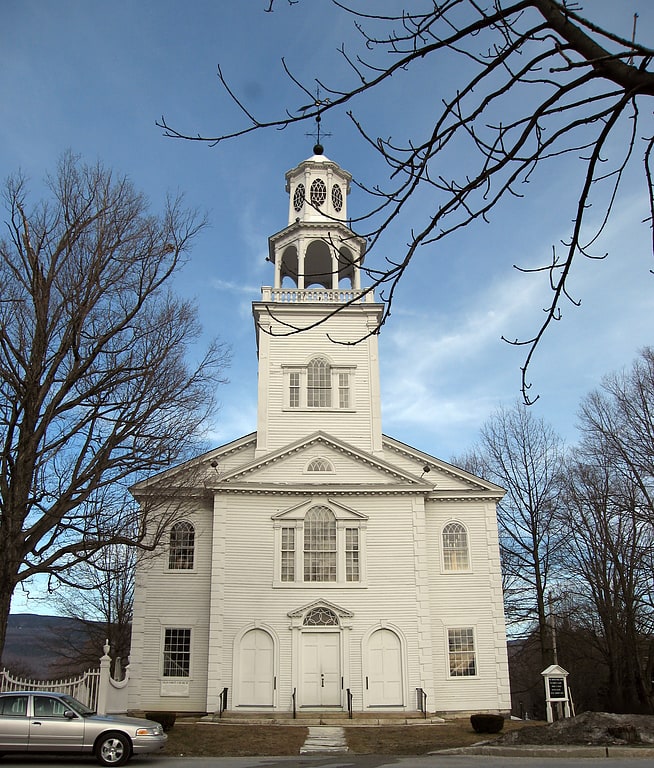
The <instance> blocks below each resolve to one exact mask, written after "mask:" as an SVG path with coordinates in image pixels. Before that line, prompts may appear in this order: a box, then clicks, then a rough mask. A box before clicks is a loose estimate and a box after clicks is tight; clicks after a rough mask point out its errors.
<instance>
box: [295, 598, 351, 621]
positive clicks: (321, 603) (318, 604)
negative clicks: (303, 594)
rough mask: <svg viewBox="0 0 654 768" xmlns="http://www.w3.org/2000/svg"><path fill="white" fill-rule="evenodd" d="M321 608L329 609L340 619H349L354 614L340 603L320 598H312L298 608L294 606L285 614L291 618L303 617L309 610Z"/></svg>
mask: <svg viewBox="0 0 654 768" xmlns="http://www.w3.org/2000/svg"><path fill="white" fill-rule="evenodd" d="M321 609H322V610H325V611H330V612H331V613H333V614H334V615H336V616H337V617H338V618H339V619H341V620H342V619H351V618H352V617H353V616H354V614H353V613H352V612H351V611H348V610H347V609H345V608H342V607H341V606H340V605H336V603H332V602H330V601H329V600H322V599H321V600H313V601H312V602H310V603H307V604H306V605H303V606H301V607H300V608H296V609H295V610H294V611H289V612H288V614H287V615H288V616H289V617H290V618H291V619H303V618H304V617H305V616H307V614H309V613H310V612H311V611H318V610H321Z"/></svg>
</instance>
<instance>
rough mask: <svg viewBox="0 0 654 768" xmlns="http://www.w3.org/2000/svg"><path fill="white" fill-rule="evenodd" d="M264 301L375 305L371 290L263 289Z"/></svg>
mask: <svg viewBox="0 0 654 768" xmlns="http://www.w3.org/2000/svg"><path fill="white" fill-rule="evenodd" d="M261 298H262V300H263V301H274V302H277V303H279V304H304V303H307V304H316V303H318V302H323V303H332V304H348V303H356V304H359V303H361V304H364V303H374V301H375V296H374V292H373V291H371V290H368V291H364V290H354V288H270V287H263V288H262V289H261Z"/></svg>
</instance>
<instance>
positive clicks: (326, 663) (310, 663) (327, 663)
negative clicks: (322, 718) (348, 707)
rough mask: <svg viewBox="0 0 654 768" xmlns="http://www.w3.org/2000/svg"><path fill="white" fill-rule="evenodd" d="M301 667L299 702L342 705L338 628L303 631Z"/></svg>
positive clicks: (304, 705) (316, 704)
mask: <svg viewBox="0 0 654 768" xmlns="http://www.w3.org/2000/svg"><path fill="white" fill-rule="evenodd" d="M301 669H302V672H301V698H300V706H302V707H339V706H341V636H340V632H317V631H305V632H303V633H302V651H301Z"/></svg>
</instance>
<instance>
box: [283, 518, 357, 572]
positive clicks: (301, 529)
mask: <svg viewBox="0 0 654 768" xmlns="http://www.w3.org/2000/svg"><path fill="white" fill-rule="evenodd" d="M273 520H274V521H275V522H274V529H275V553H276V554H275V574H276V575H275V579H274V581H275V584H276V586H278V587H290V586H294V587H298V586H310V585H311V584H317V583H320V584H323V585H325V586H338V585H341V586H343V585H346V584H350V585H352V586H355V585H361V584H362V583H363V581H364V578H365V574H364V560H363V554H364V544H365V540H364V532H365V524H366V521H367V518H366V517H365V516H364V515H360V514H358V513H354V512H353V511H350V510H347V509H346V508H343V509H340V508H339V505H331V504H330V505H329V506H327V505H326V504H305V505H301V506H300V507H297V508H293V509H291V510H289V511H288V512H286V513H280V514H278V515H276V516H275V517H274V518H273Z"/></svg>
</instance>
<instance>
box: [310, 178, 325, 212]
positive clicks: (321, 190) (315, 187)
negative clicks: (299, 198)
mask: <svg viewBox="0 0 654 768" xmlns="http://www.w3.org/2000/svg"><path fill="white" fill-rule="evenodd" d="M326 198H327V187H326V186H325V182H324V181H323V180H322V179H314V180H313V181H312V182H311V205H315V207H316V208H320V206H321V205H322V204H323V203H324V202H325V200H326Z"/></svg>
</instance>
